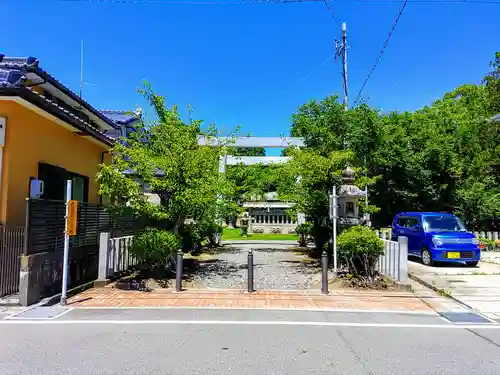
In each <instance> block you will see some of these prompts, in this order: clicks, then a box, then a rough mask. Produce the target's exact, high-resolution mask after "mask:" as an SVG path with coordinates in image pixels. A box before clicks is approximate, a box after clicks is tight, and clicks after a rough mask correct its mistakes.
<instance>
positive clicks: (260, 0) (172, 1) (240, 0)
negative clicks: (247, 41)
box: [58, 0, 323, 5]
mask: <svg viewBox="0 0 500 375" xmlns="http://www.w3.org/2000/svg"><path fill="white" fill-rule="evenodd" d="M58 1H60V2H65V3H101V4H156V5H188V4H189V5H243V4H290V3H316V2H319V1H323V0H163V1H162V0H58Z"/></svg>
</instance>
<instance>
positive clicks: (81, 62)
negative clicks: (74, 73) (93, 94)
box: [80, 39, 83, 99]
mask: <svg viewBox="0 0 500 375" xmlns="http://www.w3.org/2000/svg"><path fill="white" fill-rule="evenodd" d="M82 96H83V39H82V45H81V51H80V99H81V98H82Z"/></svg>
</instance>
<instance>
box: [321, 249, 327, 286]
mask: <svg viewBox="0 0 500 375" xmlns="http://www.w3.org/2000/svg"><path fill="white" fill-rule="evenodd" d="M321 293H323V294H328V254H327V253H326V251H324V250H323V253H321Z"/></svg>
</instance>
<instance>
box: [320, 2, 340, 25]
mask: <svg viewBox="0 0 500 375" xmlns="http://www.w3.org/2000/svg"><path fill="white" fill-rule="evenodd" d="M323 2H324V3H325V6H326V9H328V12H329V13H330V14H331V15H332V18H333V19H334V20H335V22H337V23H338V24H339V25H340V21H339V19H338V18H337V17H336V16H335V13H333V9H332V8H331V7H330V4H328V0H323Z"/></svg>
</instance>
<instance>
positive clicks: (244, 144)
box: [198, 136, 305, 173]
mask: <svg viewBox="0 0 500 375" xmlns="http://www.w3.org/2000/svg"><path fill="white" fill-rule="evenodd" d="M198 144H199V145H200V146H217V145H219V144H228V145H230V147H235V148H257V147H263V148H289V147H304V146H305V143H304V139H303V138H299V137H236V138H230V137H218V138H215V137H214V138H207V137H204V136H200V137H199V138H198ZM288 160H290V157H288V156H233V155H223V156H221V158H220V163H219V172H221V173H224V172H225V171H226V166H227V165H237V164H243V165H252V164H265V165H268V164H275V163H286V162H287V161H288Z"/></svg>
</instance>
